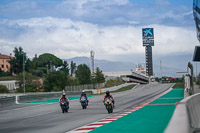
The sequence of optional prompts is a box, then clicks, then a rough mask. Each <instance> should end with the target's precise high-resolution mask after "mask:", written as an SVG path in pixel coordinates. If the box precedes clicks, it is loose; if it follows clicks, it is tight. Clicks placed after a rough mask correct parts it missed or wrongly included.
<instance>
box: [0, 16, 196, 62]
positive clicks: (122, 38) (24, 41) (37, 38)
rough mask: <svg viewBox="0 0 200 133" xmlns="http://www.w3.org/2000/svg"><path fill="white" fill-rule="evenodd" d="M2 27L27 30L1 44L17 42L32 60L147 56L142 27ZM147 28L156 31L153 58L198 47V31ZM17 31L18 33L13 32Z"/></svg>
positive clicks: (42, 22) (35, 23) (43, 23)
mask: <svg viewBox="0 0 200 133" xmlns="http://www.w3.org/2000/svg"><path fill="white" fill-rule="evenodd" d="M2 23H4V24H5V25H8V26H9V27H13V26H14V27H19V28H22V29H23V30H22V31H19V35H18V36H17V37H16V38H15V39H13V38H10V39H5V38H1V36H0V40H3V41H4V42H12V43H13V42H14V44H15V46H22V47H23V48H24V50H25V51H26V52H27V54H28V55H29V56H31V57H33V56H34V55H35V54H42V53H46V52H49V53H52V54H55V55H56V56H58V57H60V58H71V57H75V56H89V52H90V50H94V51H95V53H96V54H95V56H96V57H97V58H99V59H106V58H108V59H109V58H110V59H114V57H119V56H121V57H123V56H124V57H126V56H127V55H133V56H136V55H141V54H144V47H143V46H142V33H141V29H142V27H136V26H120V25H119V26H99V25H94V24H91V23H86V22H81V21H72V20H70V19H59V18H52V17H46V18H31V19H21V20H4V21H3V22H2ZM2 23H1V24H2ZM145 27H153V28H154V32H155V46H154V47H153V54H155V55H171V54H177V53H192V52H193V49H194V45H196V44H198V41H197V39H196V31H195V29H194V30H190V29H186V28H181V27H169V26H162V25H148V26H145ZM13 30H15V29H14V28H13ZM4 44H5V43H4ZM0 45H2V41H0ZM8 46H9V45H8ZM13 49H14V47H13ZM4 51H5V52H6V53H7V54H9V53H10V52H12V51H10V48H9V49H4ZM116 60H117V59H116Z"/></svg>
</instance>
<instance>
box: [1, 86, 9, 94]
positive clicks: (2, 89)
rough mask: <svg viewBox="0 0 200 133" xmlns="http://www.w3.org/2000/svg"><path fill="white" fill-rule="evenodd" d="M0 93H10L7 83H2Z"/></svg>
mask: <svg viewBox="0 0 200 133" xmlns="http://www.w3.org/2000/svg"><path fill="white" fill-rule="evenodd" d="M0 93H9V90H8V88H7V87H6V86H5V85H0Z"/></svg>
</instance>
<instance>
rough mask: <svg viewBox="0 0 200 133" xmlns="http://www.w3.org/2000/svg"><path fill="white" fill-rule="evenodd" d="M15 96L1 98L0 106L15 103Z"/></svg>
mask: <svg viewBox="0 0 200 133" xmlns="http://www.w3.org/2000/svg"><path fill="white" fill-rule="evenodd" d="M15 100H16V99H15V96H11V97H2V98H0V107H2V106H6V105H13V104H15Z"/></svg>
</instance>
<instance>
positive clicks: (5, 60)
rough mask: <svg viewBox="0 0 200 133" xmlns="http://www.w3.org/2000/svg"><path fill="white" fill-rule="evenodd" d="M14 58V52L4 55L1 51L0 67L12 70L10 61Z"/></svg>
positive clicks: (3, 69)
mask: <svg viewBox="0 0 200 133" xmlns="http://www.w3.org/2000/svg"><path fill="white" fill-rule="evenodd" d="M11 59H12V54H10V56H8V55H3V54H1V53H0V69H1V70H2V71H4V72H9V71H10V63H9V61H10V60H11Z"/></svg>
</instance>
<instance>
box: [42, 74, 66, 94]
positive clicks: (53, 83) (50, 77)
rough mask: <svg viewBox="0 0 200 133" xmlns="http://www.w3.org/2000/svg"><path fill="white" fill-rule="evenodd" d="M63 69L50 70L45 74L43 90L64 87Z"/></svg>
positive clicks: (55, 89) (54, 89)
mask: <svg viewBox="0 0 200 133" xmlns="http://www.w3.org/2000/svg"><path fill="white" fill-rule="evenodd" d="M65 76H66V75H65V72H64V71H52V72H50V73H49V74H47V75H46V76H45V80H44V85H45V91H61V90H63V89H64V88H65V85H66V82H67V81H66V78H65Z"/></svg>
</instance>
